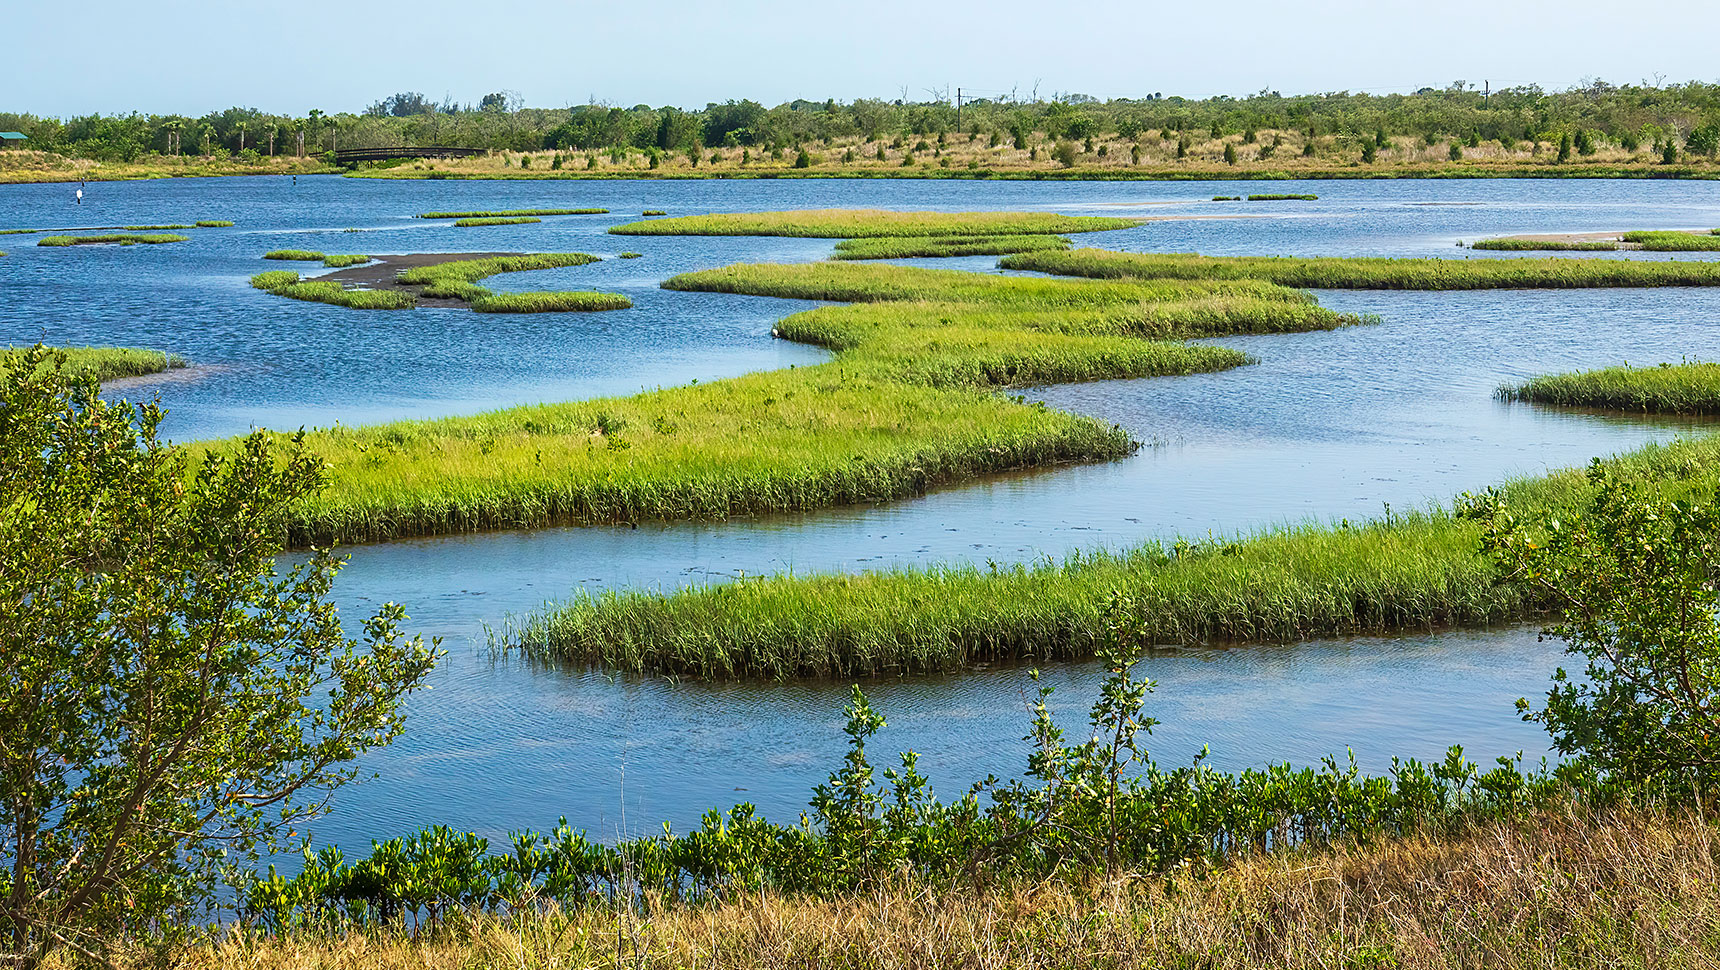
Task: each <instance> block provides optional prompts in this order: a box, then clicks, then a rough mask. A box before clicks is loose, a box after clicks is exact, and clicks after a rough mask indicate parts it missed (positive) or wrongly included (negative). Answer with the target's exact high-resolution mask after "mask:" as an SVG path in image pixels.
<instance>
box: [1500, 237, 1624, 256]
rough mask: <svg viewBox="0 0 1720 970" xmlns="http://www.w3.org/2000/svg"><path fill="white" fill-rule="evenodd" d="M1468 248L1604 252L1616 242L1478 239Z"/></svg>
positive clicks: (1608, 250) (1611, 249)
mask: <svg viewBox="0 0 1720 970" xmlns="http://www.w3.org/2000/svg"><path fill="white" fill-rule="evenodd" d="M1469 248H1470V249H1482V250H1489V249H1490V250H1497V251H1500V252H1536V251H1541V252H1573V253H1605V252H1613V251H1615V250H1617V249H1618V243H1616V242H1605V241H1602V240H1594V241H1590V242H1567V241H1564V240H1560V239H1479V240H1476V241H1475V242H1473V243H1470V244H1469Z"/></svg>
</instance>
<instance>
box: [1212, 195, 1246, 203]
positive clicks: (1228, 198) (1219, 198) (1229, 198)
mask: <svg viewBox="0 0 1720 970" xmlns="http://www.w3.org/2000/svg"><path fill="white" fill-rule="evenodd" d="M1212 201H1214V202H1241V201H1242V196H1240V195H1215V196H1213V197H1212Z"/></svg>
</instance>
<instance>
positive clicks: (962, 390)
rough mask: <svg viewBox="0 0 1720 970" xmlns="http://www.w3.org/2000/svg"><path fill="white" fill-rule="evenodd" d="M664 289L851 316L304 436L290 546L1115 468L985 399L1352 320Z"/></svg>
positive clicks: (1018, 300)
mask: <svg viewBox="0 0 1720 970" xmlns="http://www.w3.org/2000/svg"><path fill="white" fill-rule="evenodd" d="M577 256H578V254H544V255H541V256H525V257H500V258H493V259H487V260H464V261H458V262H454V263H445V264H441V265H440V266H430V267H421V268H415V269H413V270H409V271H407V272H406V273H403V274H402V275H401V279H402V281H403V282H408V283H418V284H423V285H447V284H450V283H455V284H460V285H465V286H475V283H473V282H472V280H475V279H480V278H482V277H483V276H487V275H490V274H492V273H495V272H506V271H510V270H516V269H531V268H542V266H541V265H535V264H534V263H535V261H539V260H550V261H559V260H574V259H576V258H577ZM585 258H586V259H589V258H590V257H585ZM298 285H300V286H303V285H307V284H298ZM665 286H667V287H668V288H671V289H678V290H702V291H709V292H731V293H749V294H755V295H779V296H793V297H800V298H806V299H818V300H842V301H859V302H855V303H853V304H852V305H848V306H825V307H819V308H817V309H814V310H810V311H806V312H802V313H797V314H794V315H792V316H790V317H788V318H786V319H784V320H782V321H781V322H780V323H779V325H778V332H779V333H780V334H781V335H782V336H784V337H787V338H789V339H794V340H801V341H805V342H809V343H815V344H818V345H821V346H825V347H828V348H830V349H831V350H833V351H835V353H836V359H835V360H833V361H831V362H829V363H826V364H821V365H818V366H814V367H801V368H791V369H789V370H786V371H776V372H773V373H767V374H754V375H749V376H746V377H741V378H736V379H733V380H726V381H718V382H715V383H711V384H699V385H693V386H690V387H677V388H668V389H665V390H660V391H654V392H650V393H647V394H640V395H634V396H631V397H625V398H610V399H604V400H597V401H588V402H581V403H575V404H556V405H544V406H538V407H530V408H515V409H512V410H508V411H501V412H495V413H492V414H485V415H477V416H474V417H462V418H449V419H446V420H442V421H423V422H402V423H399V424H393V425H387V426H383V427H379V428H356V429H354V428H338V429H334V430H329V431H317V432H314V433H313V434H312V435H311V436H310V438H311V441H310V445H311V447H312V448H313V449H314V450H316V451H317V452H318V453H320V454H322V455H323V456H324V457H325V458H327V459H328V460H329V461H330V463H331V477H332V486H331V488H330V489H328V490H327V491H325V492H323V493H321V494H319V495H317V496H316V497H314V498H312V499H309V500H307V502H306V503H305V504H304V505H303V506H302V507H301V508H300V509H299V510H297V511H296V512H295V514H294V516H293V519H292V521H291V523H290V527H289V531H290V538H291V540H292V541H293V542H295V543H300V544H302V543H307V542H325V541H332V540H340V541H361V540H380V539H391V538H400V537H405V536H413V535H426V534H435V533H446V532H460V531H471V530H476V529H485V528H510V527H525V526H533V525H543V524H547V523H551V522H570V523H606V522H629V521H638V520H640V519H686V518H721V517H724V516H729V515H743V514H760V513H767V512H785V511H800V510H807V509H815V508H823V507H828V506H832V505H840V504H848V503H854V502H865V501H881V500H887V499H892V498H901V497H904V496H908V495H916V494H920V493H923V492H924V491H926V490H927V489H929V488H932V487H934V486H938V485H942V484H947V483H953V482H959V481H963V480H966V479H969V478H973V477H976V476H980V475H987V474H992V473H995V472H999V471H1003V470H1006V469H1011V468H1021V467H1032V466H1042V465H1047V464H1054V463H1058V462H1068V461H1095V460H1107V459H1112V458H1117V457H1120V456H1122V455H1125V454H1128V453H1129V452H1131V451H1132V450H1133V449H1134V447H1135V445H1134V443H1133V442H1131V441H1130V440H1129V438H1128V436H1127V434H1126V433H1125V432H1123V431H1122V430H1121V429H1120V428H1117V427H1115V426H1113V425H1109V424H1106V423H1103V422H1099V421H1095V420H1093V419H1090V418H1086V417H1082V416H1078V415H1072V414H1065V413H1062V412H1058V411H1054V410H1051V409H1048V408H1045V407H1043V406H1042V405H1039V404H1029V403H1025V402H1023V401H1017V400H1013V399H1011V398H1008V397H1005V396H1002V395H999V394H996V393H994V389H995V388H998V387H1001V386H1011V385H1018V384H1031V383H1043V382H1047V381H1065V380H1085V379H1095V378H1112V377H1143V376H1152V375H1158V374H1188V373H1195V372H1200V371H1214V370H1222V369H1224V368H1228V367H1235V366H1238V365H1241V364H1246V363H1249V362H1250V360H1251V358H1249V357H1248V355H1246V354H1244V353H1242V352H1241V351H1238V350H1235V349H1233V348H1228V347H1220V346H1213V345H1209V344H1185V343H1181V342H1179V341H1182V340H1184V339H1186V338H1189V337H1200V336H1212V335H1215V334H1223V333H1276V332H1284V331H1289V330H1309V329H1319V328H1329V327H1335V326H1343V325H1346V324H1350V323H1357V322H1361V320H1360V319H1358V318H1355V317H1348V316H1344V315H1341V314H1337V313H1334V312H1332V311H1330V310H1326V309H1324V308H1322V307H1320V306H1318V305H1317V304H1316V303H1314V301H1313V300H1312V298H1311V297H1310V296H1309V295H1308V294H1305V293H1299V292H1296V291H1293V290H1288V289H1285V288H1283V287H1276V286H1272V285H1270V284H1263V283H1255V282H1216V283H1214V282H1202V281H1180V280H1174V281H1153V282H1127V283H1113V282H1093V281H1087V280H1058V279H1044V278H1035V277H1003V276H995V275H992V274H980V273H962V272H954V271H949V270H929V269H921V268H918V267H902V266H892V265H885V264H877V263H839V262H823V263H814V264H803V265H789V266H776V265H767V266H735V267H727V268H724V269H716V270H708V271H704V272H700V273H690V274H686V275H683V276H679V277H675V278H674V279H671V280H669V281H668V282H667V283H665ZM427 292H428V290H427ZM504 296H505V295H504ZM480 298H487V297H486V296H481V297H480ZM232 446H233V445H232V443H226V444H220V443H217V444H212V445H209V446H208V447H212V448H219V447H232Z"/></svg>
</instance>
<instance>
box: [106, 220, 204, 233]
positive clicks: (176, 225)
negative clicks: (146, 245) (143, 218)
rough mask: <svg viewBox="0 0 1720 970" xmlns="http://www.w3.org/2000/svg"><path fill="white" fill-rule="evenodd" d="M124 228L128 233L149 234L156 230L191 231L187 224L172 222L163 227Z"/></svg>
mask: <svg viewBox="0 0 1720 970" xmlns="http://www.w3.org/2000/svg"><path fill="white" fill-rule="evenodd" d="M122 228H124V229H125V230H126V231H127V232H149V231H151V230H154V229H190V228H191V225H190V223H185V222H170V223H167V224H166V225H161V226H124V227H122Z"/></svg>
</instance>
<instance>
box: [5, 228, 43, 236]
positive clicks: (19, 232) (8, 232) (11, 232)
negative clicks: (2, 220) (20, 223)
mask: <svg viewBox="0 0 1720 970" xmlns="http://www.w3.org/2000/svg"><path fill="white" fill-rule="evenodd" d="M41 231H42V230H40V229H0V236H28V235H32V234H34V233H38V232H41Z"/></svg>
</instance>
